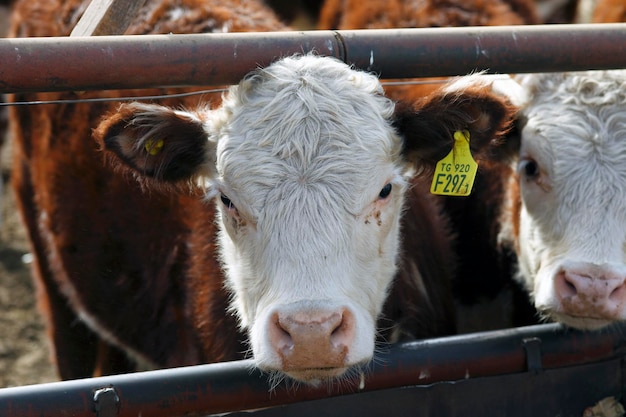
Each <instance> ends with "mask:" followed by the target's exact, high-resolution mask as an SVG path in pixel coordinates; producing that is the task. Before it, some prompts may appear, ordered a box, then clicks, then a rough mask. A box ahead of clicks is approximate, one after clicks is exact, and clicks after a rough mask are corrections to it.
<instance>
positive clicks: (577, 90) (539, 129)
mask: <svg viewBox="0 0 626 417" xmlns="http://www.w3.org/2000/svg"><path fill="white" fill-rule="evenodd" d="M520 78H521V82H522V85H523V86H524V87H525V89H526V91H527V92H528V93H529V102H528V104H527V106H526V107H525V108H524V110H523V111H522V116H523V118H525V119H526V120H527V122H526V125H525V127H524V141H523V143H522V153H523V152H524V151H525V150H528V151H530V152H533V151H534V152H539V153H542V154H543V156H544V157H545V159H546V160H545V161H540V162H542V163H544V164H545V163H548V164H550V165H551V167H550V168H552V169H554V172H553V174H554V175H556V176H561V175H571V173H572V172H571V171H574V172H575V171H577V170H588V168H589V166H595V167H598V168H602V167H607V168H610V169H611V170H617V171H619V172H620V173H622V172H626V159H625V158H626V113H625V112H624V110H625V108H624V106H625V105H626V71H622V70H619V71H588V72H580V73H555V74H535V75H528V76H522V77H520ZM547 153H549V155H546V154H547ZM551 162H554V163H553V164H552V163H551Z"/></svg>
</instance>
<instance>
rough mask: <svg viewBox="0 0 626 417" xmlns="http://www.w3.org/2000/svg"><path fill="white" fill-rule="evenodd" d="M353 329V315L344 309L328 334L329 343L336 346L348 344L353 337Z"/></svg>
mask: <svg viewBox="0 0 626 417" xmlns="http://www.w3.org/2000/svg"><path fill="white" fill-rule="evenodd" d="M354 331H355V323H354V317H353V316H352V314H351V313H350V312H349V311H347V310H344V311H343V312H342V314H341V318H340V320H339V321H338V323H337V324H336V327H335V328H334V329H333V331H332V333H331V335H330V342H331V344H332V345H333V346H334V347H336V348H338V347H346V346H348V345H350V343H351V342H352V340H353V339H354Z"/></svg>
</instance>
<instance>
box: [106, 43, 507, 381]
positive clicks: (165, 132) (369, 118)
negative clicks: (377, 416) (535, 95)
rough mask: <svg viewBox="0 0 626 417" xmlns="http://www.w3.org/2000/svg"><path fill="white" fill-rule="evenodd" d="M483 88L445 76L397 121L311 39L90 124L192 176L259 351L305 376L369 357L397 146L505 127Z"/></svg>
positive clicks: (426, 157)
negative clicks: (210, 96)
mask: <svg viewBox="0 0 626 417" xmlns="http://www.w3.org/2000/svg"><path fill="white" fill-rule="evenodd" d="M470 87H473V88H474V89H472V88H470ZM481 89H482V90H486V88H484V86H483V85H478V84H477V85H473V86H472V85H470V84H468V83H465V84H462V90H463V91H460V90H456V89H454V88H452V89H450V90H446V91H445V92H442V93H441V94H440V95H438V96H435V97H432V98H431V99H429V100H426V101H425V102H424V103H423V104H422V105H421V107H420V108H419V109H414V108H410V107H407V108H406V109H405V111H404V112H403V116H402V117H398V119H397V124H395V125H394V124H393V123H392V116H393V114H394V107H395V106H394V103H393V102H391V101H390V100H388V99H387V98H385V97H384V96H383V95H382V89H381V86H380V84H379V82H378V80H377V78H376V77H375V76H373V75H370V74H367V73H363V72H359V71H355V70H353V69H351V68H350V67H348V66H347V65H345V64H343V63H341V62H338V61H336V60H334V59H331V58H321V57H315V56H311V55H308V56H303V57H292V58H285V59H283V60H281V61H279V62H277V63H275V64H273V65H271V66H269V67H268V68H266V69H263V70H259V71H256V72H254V73H253V74H251V75H250V76H248V77H247V78H246V79H244V80H243V81H242V82H241V83H240V84H239V85H238V86H236V87H233V88H231V90H230V91H229V93H228V94H227V95H226V96H225V97H224V99H223V102H222V104H221V106H220V107H219V108H217V109H215V110H208V109H204V110H202V109H200V110H198V111H195V112H183V111H173V110H171V109H168V108H165V107H160V106H154V105H150V106H149V105H141V104H130V105H125V106H122V107H121V108H120V110H119V112H118V113H116V114H113V115H111V116H110V117H109V119H107V120H105V121H104V122H103V123H102V124H101V125H100V127H99V128H98V130H97V132H96V137H97V139H98V140H99V141H100V142H101V144H102V145H103V147H105V148H106V149H108V150H109V151H110V152H111V154H112V155H113V157H114V159H116V160H117V161H121V162H123V165H125V166H126V167H130V168H131V169H133V170H134V171H135V172H137V173H139V174H140V175H141V176H144V177H145V176H148V177H154V178H155V179H156V180H157V181H158V182H160V183H164V182H165V183H166V182H177V181H186V182H189V181H191V180H192V179H196V180H199V181H196V182H199V183H200V184H201V187H203V188H204V189H205V192H206V195H207V197H208V198H212V199H214V201H215V203H216V204H217V207H218V210H219V211H218V217H219V219H218V222H219V225H220V232H219V237H218V239H219V247H220V257H221V260H222V264H223V267H224V270H225V275H226V287H227V288H228V289H229V290H230V292H231V294H232V310H233V311H234V312H235V314H236V315H237V316H238V318H239V322H240V324H241V327H242V328H243V329H244V330H245V331H247V334H248V336H249V342H250V345H251V350H252V353H253V356H254V359H255V361H256V363H257V365H258V366H259V367H260V368H262V369H265V370H269V371H278V372H277V375H279V376H282V375H288V376H290V377H292V378H294V379H296V380H299V381H306V382H313V383H315V382H318V381H320V380H325V379H329V378H334V377H338V376H340V375H344V373H345V372H346V370H347V369H349V368H354V367H355V366H358V365H360V364H363V363H366V362H368V361H369V360H370V359H371V357H372V354H373V351H374V343H375V339H376V321H377V319H378V316H379V314H380V312H381V309H382V306H383V303H384V302H385V299H386V297H387V294H388V289H389V286H390V284H391V282H392V279H393V277H394V274H395V272H396V262H397V258H398V253H399V249H398V247H399V243H400V242H399V224H400V222H399V221H400V217H401V213H402V206H403V199H404V193H405V190H406V188H407V183H408V178H409V176H410V175H412V172H413V170H414V164H413V163H409V162H410V161H409V159H410V160H411V161H420V162H419V165H420V166H421V167H424V166H428V165H429V164H430V165H434V164H435V163H436V161H437V160H438V159H439V158H441V157H443V156H444V155H445V154H446V153H447V152H449V150H450V149H451V146H452V142H453V139H452V134H453V132H454V130H457V129H461V128H463V129H468V130H469V131H470V132H471V134H472V135H473V136H472V137H473V138H474V140H473V142H472V143H474V144H476V145H477V144H480V143H481V142H485V141H488V140H490V139H491V138H492V137H493V136H494V135H495V133H494V132H495V131H496V130H498V129H500V130H502V129H505V127H504V126H505V125H506V123H507V118H508V116H510V113H511V111H509V110H510V109H509V108H508V107H507V106H506V105H505V104H504V103H503V102H501V101H498V100H496V99H493V98H491V97H489V96H488V95H486V94H482V93H479V90H481ZM465 90H467V91H468V92H467V93H465V92H464V91H465ZM482 90H481V91H482ZM494 114H497V116H494ZM397 129H403V130H406V131H407V133H405V135H406V138H405V139H406V140H405V141H404V142H403V141H402V140H401V138H400V136H399V135H398V133H397ZM198 258H200V257H198ZM418 275H419V273H418ZM417 278H419V277H416V279H417Z"/></svg>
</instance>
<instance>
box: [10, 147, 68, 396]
mask: <svg viewBox="0 0 626 417" xmlns="http://www.w3.org/2000/svg"><path fill="white" fill-rule="evenodd" d="M4 151H7V149H5V150H4ZM3 159H4V164H3V171H4V173H5V175H3V178H4V181H3V187H2V197H1V204H2V207H1V220H0V222H1V223H0V388H3V387H9V386H16V385H28V384H37V383H42V382H50V381H54V380H56V375H55V372H54V369H53V367H52V364H51V362H50V359H49V357H50V355H49V350H48V345H47V342H46V339H45V334H44V329H43V324H42V321H41V318H40V317H39V314H38V312H37V309H36V303H35V295H34V290H33V285H32V281H31V275H30V265H29V258H30V254H29V248H28V242H27V240H26V236H25V232H24V228H23V227H22V224H21V221H20V218H19V215H18V213H17V211H16V209H15V199H14V198H13V193H12V190H11V188H10V186H9V185H8V184H7V183H6V180H7V175H6V173H7V170H6V169H7V163H6V161H7V158H6V157H5V158H3Z"/></svg>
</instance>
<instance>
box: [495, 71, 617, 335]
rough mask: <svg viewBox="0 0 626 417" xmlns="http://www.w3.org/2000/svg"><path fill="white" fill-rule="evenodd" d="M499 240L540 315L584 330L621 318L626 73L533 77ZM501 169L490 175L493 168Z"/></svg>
mask: <svg viewBox="0 0 626 417" xmlns="http://www.w3.org/2000/svg"><path fill="white" fill-rule="evenodd" d="M518 81H519V85H517V84H516V85H513V86H512V87H511V86H508V87H506V88H505V89H504V91H505V92H506V93H507V94H509V95H510V96H511V97H512V100H514V101H516V102H518V103H520V104H524V108H523V110H522V111H521V114H520V128H521V131H520V138H521V145H520V147H519V150H518V151H516V158H515V162H514V165H516V166H517V169H516V171H513V170H512V169H509V168H508V167H506V166H500V167H498V168H494V175H496V174H497V175H502V174H503V173H504V172H505V171H506V170H508V174H507V175H509V178H510V186H509V188H508V196H506V197H505V198H503V200H502V201H503V202H504V204H503V208H504V209H503V210H502V215H503V218H502V225H501V241H502V243H505V244H506V243H508V244H510V245H511V246H512V247H513V248H514V250H515V252H516V253H517V259H518V263H519V278H520V280H521V281H522V282H523V284H524V285H525V287H526V288H527V290H528V291H529V293H530V295H531V297H532V299H533V301H534V304H535V306H536V308H537V309H538V310H539V311H540V312H541V313H542V314H543V315H545V316H546V317H548V318H550V319H553V320H556V321H559V322H563V323H565V324H567V325H569V326H572V327H576V328H580V329H597V328H601V327H603V326H606V325H608V324H610V323H612V322H615V321H618V320H624V319H626V283H625V281H626V233H625V232H624V225H625V224H626V208H625V207H626V160H625V159H624V158H626V141H625V140H624V139H625V137H626V113H625V112H624V106H625V105H626V71H623V70H618V71H592V72H574V73H555V74H531V75H524V76H519V77H518ZM498 170H499V172H496V171H498Z"/></svg>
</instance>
